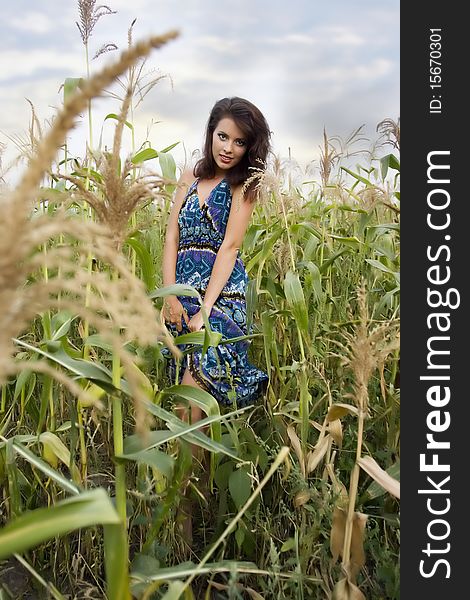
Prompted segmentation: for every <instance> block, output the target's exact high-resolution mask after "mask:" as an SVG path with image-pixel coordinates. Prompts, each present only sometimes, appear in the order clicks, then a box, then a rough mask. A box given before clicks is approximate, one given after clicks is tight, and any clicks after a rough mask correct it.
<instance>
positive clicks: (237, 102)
mask: <svg viewBox="0 0 470 600" xmlns="http://www.w3.org/2000/svg"><path fill="white" fill-rule="evenodd" d="M225 117H228V118H230V119H233V120H234V121H235V123H236V125H237V127H239V128H240V129H241V130H242V131H243V135H244V136H245V139H246V145H247V150H246V152H245V154H244V155H243V157H242V159H241V161H240V162H239V163H238V164H237V165H235V166H234V167H233V168H231V169H229V170H228V171H227V174H226V179H227V181H228V182H229V184H230V185H231V186H232V187H233V186H234V185H238V184H240V183H244V182H245V181H246V180H247V179H248V178H249V177H251V176H252V175H254V173H255V171H254V170H253V168H254V169H256V170H258V171H259V170H263V169H264V168H265V166H266V159H267V157H268V153H269V150H270V136H271V132H270V130H269V127H268V124H267V122H266V119H265V118H264V116H263V114H262V113H261V111H260V110H259V108H257V107H256V106H255V105H254V104H252V103H251V102H250V101H249V100H245V99H244V98H238V97H237V96H235V97H233V98H222V99H221V100H218V101H217V102H216V103H215V104H214V107H213V108H212V110H211V113H210V115H209V120H208V121H207V128H206V136H205V140H204V148H203V153H202V158H201V159H200V160H198V162H197V163H196V166H195V167H194V176H195V177H199V178H200V179H212V178H213V177H215V172H216V163H215V161H214V158H213V156H212V136H213V133H214V130H215V128H216V127H217V125H218V124H219V122H220V120H221V119H224V118H225ZM255 186H256V181H252V182H251V183H250V184H249V185H248V187H247V189H246V192H245V194H246V197H247V198H248V199H249V200H250V201H253V200H254V199H255V193H254V187H255Z"/></svg>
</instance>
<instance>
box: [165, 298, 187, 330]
mask: <svg viewBox="0 0 470 600" xmlns="http://www.w3.org/2000/svg"><path fill="white" fill-rule="evenodd" d="M162 311H163V318H164V319H165V321H166V322H167V323H173V325H175V326H176V330H177V331H181V330H182V329H183V322H182V319H184V320H185V322H186V324H187V325H188V323H189V317H188V313H187V312H186V311H185V310H184V307H183V305H182V304H181V302H180V301H179V300H178V298H177V297H176V296H167V297H166V298H165V300H164V302H163V309H162Z"/></svg>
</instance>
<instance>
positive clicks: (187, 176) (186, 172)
mask: <svg viewBox="0 0 470 600" xmlns="http://www.w3.org/2000/svg"><path fill="white" fill-rule="evenodd" d="M194 180H195V177H194V172H193V169H192V168H191V167H186V168H185V169H183V171H182V172H181V175H180V178H179V180H178V183H179V184H181V185H187V186H189V185H191V184H192V183H193V181H194Z"/></svg>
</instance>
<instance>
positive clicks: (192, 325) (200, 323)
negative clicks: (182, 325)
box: [188, 311, 204, 331]
mask: <svg viewBox="0 0 470 600" xmlns="http://www.w3.org/2000/svg"><path fill="white" fill-rule="evenodd" d="M203 328H204V319H203V318H202V311H198V312H197V313H196V314H195V315H193V316H192V317H191V319H190V320H189V323H188V329H189V331H200V330H201V329H203Z"/></svg>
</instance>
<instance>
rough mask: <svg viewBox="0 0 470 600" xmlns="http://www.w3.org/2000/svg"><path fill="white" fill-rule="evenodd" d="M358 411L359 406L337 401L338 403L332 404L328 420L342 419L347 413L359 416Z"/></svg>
mask: <svg viewBox="0 0 470 600" xmlns="http://www.w3.org/2000/svg"><path fill="white" fill-rule="evenodd" d="M358 412H359V411H358V410H357V408H356V407H355V406H353V405H352V404H343V403H341V402H337V403H336V404H333V405H332V406H330V409H329V410H328V414H327V416H326V420H327V421H330V422H331V421H335V420H336V419H341V417H344V415H347V414H348V413H350V414H352V415H356V416H357V415H358Z"/></svg>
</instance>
